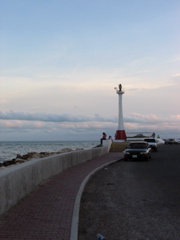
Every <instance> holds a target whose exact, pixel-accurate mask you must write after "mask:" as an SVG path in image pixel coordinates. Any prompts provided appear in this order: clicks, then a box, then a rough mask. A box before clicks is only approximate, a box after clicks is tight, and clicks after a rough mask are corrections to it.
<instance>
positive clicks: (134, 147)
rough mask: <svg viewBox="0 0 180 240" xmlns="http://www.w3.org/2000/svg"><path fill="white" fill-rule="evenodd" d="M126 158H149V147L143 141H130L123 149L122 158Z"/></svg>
mask: <svg viewBox="0 0 180 240" xmlns="http://www.w3.org/2000/svg"><path fill="white" fill-rule="evenodd" d="M128 159H144V160H147V161H148V160H149V159H151V147H150V146H149V144H148V143H147V142H145V141H139V142H131V143H130V144H129V146H128V147H127V148H126V150H125V151H124V160H125V161H127V160H128Z"/></svg>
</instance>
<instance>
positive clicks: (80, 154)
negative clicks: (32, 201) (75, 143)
mask: <svg viewBox="0 0 180 240" xmlns="http://www.w3.org/2000/svg"><path fill="white" fill-rule="evenodd" d="M110 147H111V141H106V144H103V147H97V148H92V149H88V150H81V151H73V152H68V153H62V154H58V155H52V156H49V157H45V158H40V159H32V160H30V161H28V162H25V163H22V164H19V165H14V166H10V167H7V168H6V169H1V170H0V215H2V214H3V213H5V212H6V211H8V210H9V209H10V208H11V207H12V206H14V205H15V204H16V203H18V202H19V201H20V200H21V199H22V198H23V197H25V196H27V195H28V194H30V193H31V192H32V191H33V189H34V188H35V187H37V186H38V185H39V184H40V183H42V182H43V181H45V180H47V179H48V178H50V177H52V176H55V175H56V174H59V173H61V172H63V171H65V170H66V169H68V168H70V167H72V166H75V165H78V164H81V163H83V162H87V161H90V160H91V159H94V158H96V157H98V156H101V155H103V154H105V153H107V152H109V150H110Z"/></svg>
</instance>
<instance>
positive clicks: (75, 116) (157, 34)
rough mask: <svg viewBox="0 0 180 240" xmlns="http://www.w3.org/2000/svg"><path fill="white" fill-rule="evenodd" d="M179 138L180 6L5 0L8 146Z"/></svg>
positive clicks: (1, 29) (1, 126)
mask: <svg viewBox="0 0 180 240" xmlns="http://www.w3.org/2000/svg"><path fill="white" fill-rule="evenodd" d="M119 84H122V88H123V91H124V92H125V93H124V94H123V119H124V126H125V131H126V133H128V132H155V133H156V134H157V135H159V136H160V137H161V138H180V107H179V103H180V94H179V92H180V1H179V0H151V1H146V0H31V1H24V0H0V141H46V140H47V141H70V140H72V141H75V140H77V141H79V140H82V141H83V140H86V141H87V140H95V141H96V140H97V141H99V139H100V138H101V136H102V132H106V133H107V135H111V136H112V137H114V135H115V132H116V130H117V127H118V95H117V93H116V90H115V89H114V88H115V87H118V85H119Z"/></svg>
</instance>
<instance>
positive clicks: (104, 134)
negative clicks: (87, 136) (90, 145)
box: [101, 132, 107, 145]
mask: <svg viewBox="0 0 180 240" xmlns="http://www.w3.org/2000/svg"><path fill="white" fill-rule="evenodd" d="M106 137H107V135H106V133H105V132H103V133H102V138H101V145H102V143H103V140H106Z"/></svg>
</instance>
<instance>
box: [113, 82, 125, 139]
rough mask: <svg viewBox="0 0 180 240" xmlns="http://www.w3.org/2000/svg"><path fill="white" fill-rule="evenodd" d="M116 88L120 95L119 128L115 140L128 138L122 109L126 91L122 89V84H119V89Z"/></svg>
mask: <svg viewBox="0 0 180 240" xmlns="http://www.w3.org/2000/svg"><path fill="white" fill-rule="evenodd" d="M115 89H116V93H117V94H118V96H119V104H118V105H119V106H118V107H119V108H118V110H119V115H118V129H117V130H116V135H115V140H125V139H126V132H125V130H124V121H123V109H122V95H123V94H124V91H122V85H121V84H119V89H117V88H115Z"/></svg>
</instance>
